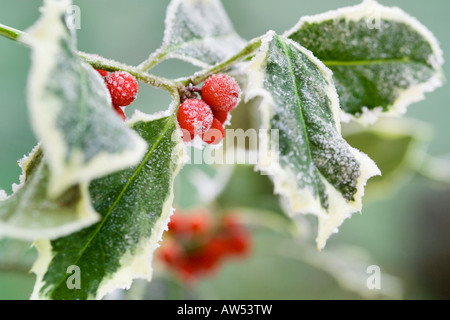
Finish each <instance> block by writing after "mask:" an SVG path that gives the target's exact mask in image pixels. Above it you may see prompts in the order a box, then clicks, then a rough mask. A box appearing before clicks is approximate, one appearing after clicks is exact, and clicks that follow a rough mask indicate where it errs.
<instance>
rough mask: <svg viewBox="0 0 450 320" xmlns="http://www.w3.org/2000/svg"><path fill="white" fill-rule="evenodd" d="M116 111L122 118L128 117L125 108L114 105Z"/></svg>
mask: <svg viewBox="0 0 450 320" xmlns="http://www.w3.org/2000/svg"><path fill="white" fill-rule="evenodd" d="M113 109H114V111H115V112H116V113H117V114H118V115H119V116H120V117H121V118H122V120H123V121H125V119H126V118H127V117H126V115H125V112H123V109H122V108H121V107H119V106H113Z"/></svg>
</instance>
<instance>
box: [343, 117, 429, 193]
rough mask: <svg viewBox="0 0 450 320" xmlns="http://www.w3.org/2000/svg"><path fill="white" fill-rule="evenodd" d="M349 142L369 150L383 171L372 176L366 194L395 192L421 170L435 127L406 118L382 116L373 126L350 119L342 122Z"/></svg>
mask: <svg viewBox="0 0 450 320" xmlns="http://www.w3.org/2000/svg"><path fill="white" fill-rule="evenodd" d="M342 129H343V130H342V131H343V136H344V138H345V140H347V142H348V143H350V144H351V145H352V146H354V147H356V148H358V149H359V150H361V151H363V152H364V153H366V154H368V155H369V156H370V157H371V158H372V159H373V160H374V161H375V162H376V164H377V165H378V167H379V168H380V170H381V173H382V175H381V176H377V177H374V178H372V179H371V181H370V184H369V185H368V186H367V188H366V198H368V199H372V200H374V199H376V198H379V197H383V196H389V195H392V194H393V192H395V191H396V190H397V188H398V187H399V186H401V185H402V183H404V182H405V181H407V180H408V179H409V178H410V177H411V176H412V175H413V174H414V172H415V171H417V170H419V168H420V167H421V165H422V163H423V161H424V159H425V158H426V154H427V152H426V149H427V147H428V144H429V142H430V140H431V137H432V129H431V128H430V127H429V126H428V125H427V124H425V123H423V122H421V121H418V120H414V119H406V118H391V117H381V118H380V119H378V121H377V122H376V123H374V124H373V125H371V126H365V125H361V124H359V123H357V122H354V121H352V122H350V123H348V124H344V125H343V128H342Z"/></svg>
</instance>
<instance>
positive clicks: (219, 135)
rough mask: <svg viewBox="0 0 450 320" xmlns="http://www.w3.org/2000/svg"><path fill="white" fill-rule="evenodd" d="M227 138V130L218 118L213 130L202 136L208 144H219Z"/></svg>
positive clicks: (212, 127)
mask: <svg viewBox="0 0 450 320" xmlns="http://www.w3.org/2000/svg"><path fill="white" fill-rule="evenodd" d="M224 137H225V130H224V128H223V125H222V123H220V121H219V120H217V119H216V118H214V119H213V123H212V125H211V128H210V129H209V130H208V131H206V132H205V134H204V135H203V136H202V140H203V141H205V142H206V143H208V144H218V143H219V142H220V141H222V140H223V138H224Z"/></svg>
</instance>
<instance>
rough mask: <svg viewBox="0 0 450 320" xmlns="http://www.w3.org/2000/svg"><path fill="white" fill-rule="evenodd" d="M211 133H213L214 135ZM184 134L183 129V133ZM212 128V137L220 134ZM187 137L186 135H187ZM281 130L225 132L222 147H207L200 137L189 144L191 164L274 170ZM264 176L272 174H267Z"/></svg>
mask: <svg viewBox="0 0 450 320" xmlns="http://www.w3.org/2000/svg"><path fill="white" fill-rule="evenodd" d="M211 131H212V132H211ZM182 132H183V130H182ZM216 133H217V134H215V132H214V129H211V130H210V132H209V134H211V135H215V136H217V137H220V136H221V133H220V132H219V131H218V130H217V132H216ZM184 134H185V135H186V133H184ZM178 135H180V132H179V131H178V130H177V131H175V132H174V136H173V137H172V138H176V139H178V137H177V136H178ZM279 136H280V135H279V130H278V129H270V130H269V129H259V130H257V129H248V130H245V131H244V130H243V129H226V130H225V137H226V139H225V140H224V141H223V142H222V143H221V144H219V145H210V146H208V147H206V148H204V147H203V146H204V142H202V139H201V138H200V136H196V137H195V138H194V139H193V140H192V141H190V142H189V144H188V145H189V146H191V147H192V148H190V149H189V150H188V152H189V158H188V162H187V163H188V164H208V165H215V164H217V165H219V164H247V165H258V166H259V167H261V168H268V167H274V165H276V164H277V163H278V161H279V154H280V152H279ZM262 173H263V174H269V173H264V172H262Z"/></svg>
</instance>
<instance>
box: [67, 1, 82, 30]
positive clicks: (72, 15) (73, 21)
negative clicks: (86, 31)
mask: <svg viewBox="0 0 450 320" xmlns="http://www.w3.org/2000/svg"><path fill="white" fill-rule="evenodd" d="M66 25H67V27H68V28H69V29H70V30H79V29H81V9H80V7H79V6H76V5H71V6H69V7H67V10H66Z"/></svg>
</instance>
